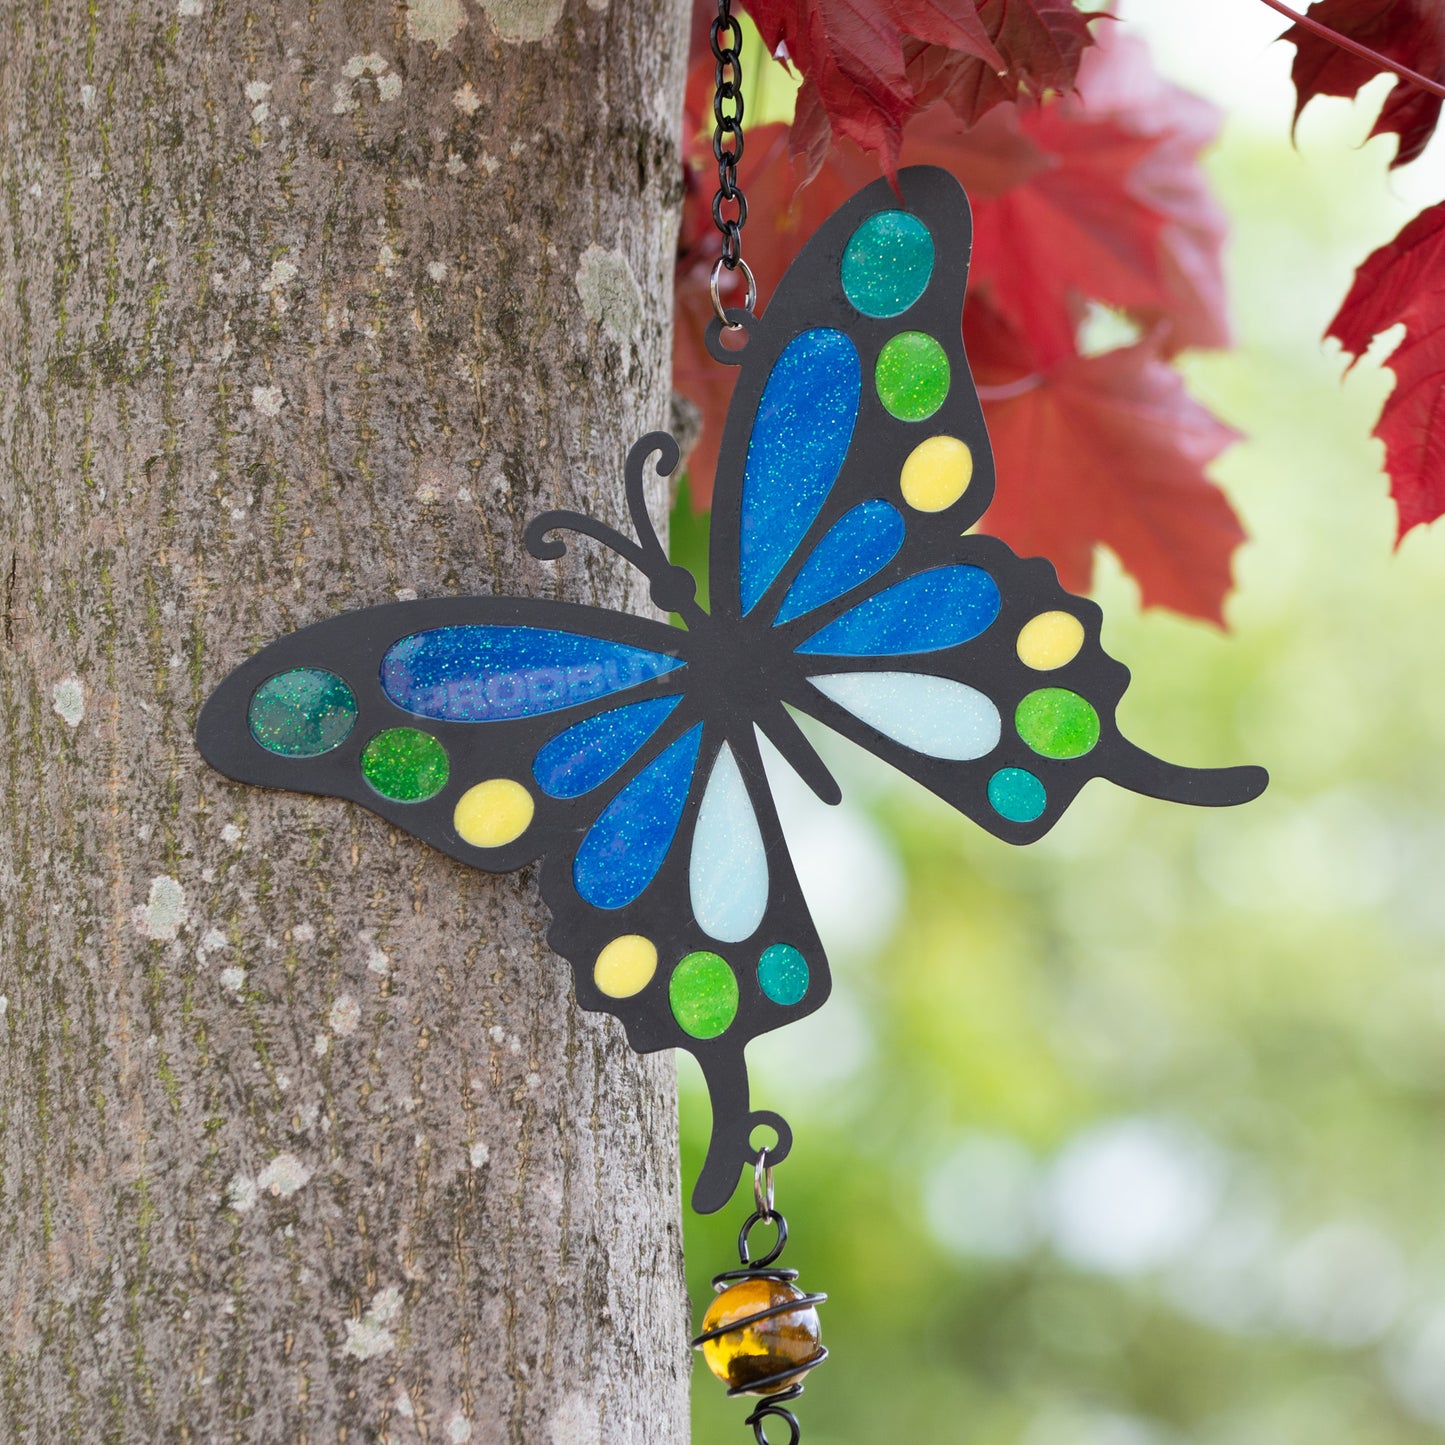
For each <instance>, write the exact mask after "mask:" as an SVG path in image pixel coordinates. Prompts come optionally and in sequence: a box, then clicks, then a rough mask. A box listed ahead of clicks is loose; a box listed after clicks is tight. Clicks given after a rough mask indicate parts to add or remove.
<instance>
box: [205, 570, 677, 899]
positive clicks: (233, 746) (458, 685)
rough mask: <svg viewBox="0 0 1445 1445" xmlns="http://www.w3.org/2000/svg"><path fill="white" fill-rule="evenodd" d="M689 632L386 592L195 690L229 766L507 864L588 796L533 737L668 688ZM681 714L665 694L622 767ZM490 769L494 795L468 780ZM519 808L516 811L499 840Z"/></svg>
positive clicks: (494, 601)
mask: <svg viewBox="0 0 1445 1445" xmlns="http://www.w3.org/2000/svg"><path fill="white" fill-rule="evenodd" d="M685 642H686V634H684V633H682V632H680V631H678V630H677V629H674V628H671V627H668V626H666V625H665V624H663V623H660V622H653V621H649V620H648V619H645V618H639V617H632V616H629V615H627V614H625V613H617V612H611V611H607V610H605V609H602V608H594V607H582V606H573V605H570V604H566V603H558V602H549V601H541V600H535V601H534V600H530V599H525V598H511V597H457V598H440V599H434V600H426V601H419V602H399V603H389V604H386V605H384V606H380V607H369V608H364V609H361V610H359V611H355V612H348V613H344V614H343V615H342V616H340V617H334V618H330V619H328V620H326V621H324V622H318V623H316V624H314V625H313V626H310V627H306V628H302V629H301V630H300V631H297V632H294V633H291V634H289V635H288V636H286V637H282V638H280V639H278V640H277V641H275V642H273V643H271V644H270V645H269V646H267V647H264V648H262V649H261V651H260V652H258V653H256V654H255V655H254V656H253V657H251V658H249V659H248V660H247V661H246V662H244V663H242V664H241V665H240V666H239V667H237V668H236V669H235V671H233V672H232V673H231V674H230V675H229V676H228V677H227V678H226V679H225V680H224V681H223V682H222V683H221V685H220V686H219V687H218V688H217V689H216V691H215V692H214V693H213V694H212V695H211V697H210V698H209V699H208V700H207V702H206V705H205V707H204V708H203V709H202V711H201V715H200V718H199V720H198V722H197V726H196V739H197V743H198V744H199V746H200V749H201V752H202V755H203V756H204V757H205V759H206V761H207V762H209V763H210V764H211V766H212V767H214V768H216V769H218V770H219V771H220V772H223V773H225V774H226V775H227V776H229V777H232V778H235V779H236V780H237V781H239V782H243V783H251V784H258V785H260V786H263V787H271V788H287V789H291V790H293V791H296V792H308V793H322V794H327V795H330V796H334V797H341V798H348V799H350V800H351V801H352V802H356V803H360V804H361V805H362V806H363V807H366V808H370V809H371V810H372V811H373V812H375V813H379V814H381V816H382V817H384V818H386V819H387V821H388V822H391V823H394V824H396V826H398V827H400V828H403V829H405V830H406V831H407V832H409V833H411V834H412V835H413V836H415V837H418V838H421V839H423V840H424V841H425V842H427V843H430V844H431V845H432V846H433V847H434V848H438V849H440V850H441V851H442V852H443V853H447V854H450V855H451V856H452V857H453V858H457V859H459V860H460V861H461V862H463V863H467V864H470V865H471V866H472V867H475V868H483V869H487V870H489V871H493V872H503V871H506V870H509V869H512V868H517V867H520V866H521V865H522V864H523V863H527V862H530V861H531V860H533V859H535V858H537V857H539V856H540V855H542V854H543V853H545V852H547V851H549V850H550V849H551V848H553V847H555V846H556V845H557V844H558V843H559V842H561V841H562V840H564V839H566V838H569V837H571V836H572V835H573V834H575V833H576V832H577V830H578V829H579V828H582V827H584V826H585V825H586V823H587V821H588V810H589V807H590V803H589V801H588V800H587V799H585V798H579V797H577V796H566V790H565V789H560V790H558V789H554V791H555V792H556V793H557V795H556V796H553V795H551V794H549V793H548V792H547V791H546V790H544V789H543V787H542V786H541V785H540V783H539V781H538V779H537V777H536V776H535V775H534V772H533V765H534V758H535V757H536V754H537V753H538V751H539V749H540V748H542V747H543V746H544V745H545V744H546V743H547V742H548V741H549V740H550V739H552V738H553V737H555V736H556V735H557V734H559V733H561V732H563V731H564V730H565V729H567V728H569V727H572V726H575V725H576V724H578V723H579V722H581V721H583V720H584V719H586V718H589V717H592V716H594V715H596V714H599V713H607V712H613V711H616V710H618V709H620V708H624V707H628V706H632V705H634V704H638V703H644V702H649V701H656V702H657V703H659V704H660V702H661V700H662V699H668V698H670V699H679V698H680V697H681V695H682V692H683V690H684V688H685V686H686V682H685V679H686V677H687V672H688V669H687V662H686V658H685V656H684V655H683V645H685ZM328 678H329V679H331V681H330V682H329V683H328V682H326V681H325V679H328ZM681 724H682V719H681V718H680V717H679V716H678V713H677V708H676V707H674V708H673V709H671V710H670V711H669V712H668V714H667V715H666V716H659V717H658V718H657V727H656V729H655V732H654V733H653V734H651V735H650V736H649V737H648V738H647V739H645V740H643V742H642V745H641V747H640V751H638V752H637V753H635V754H631V755H628V756H625V757H622V758H621V759H620V760H619V762H618V768H617V776H618V777H620V778H623V779H625V777H626V776H627V775H628V773H629V772H630V771H631V770H635V769H636V768H637V767H639V766H641V765H642V764H643V763H644V762H645V760H646V757H647V755H648V749H649V748H652V749H655V748H657V747H661V746H665V745H666V744H667V742H668V741H669V740H670V737H671V735H672V734H673V733H675V732H676V731H677V730H678V729H679V728H680V726H681ZM428 762H430V767H429V768H428ZM488 783H494V784H497V785H498V786H497V787H494V788H492V790H491V793H492V795H493V797H492V802H493V806H492V807H491V808H490V813H489V810H488V808H487V807H486V806H481V807H480V810H479V807H478V804H481V805H485V804H486V802H487V798H486V796H485V795H481V796H480V797H479V795H477V794H476V793H475V791H474V790H475V789H477V788H478V787H479V786H481V785H484V784H488ZM504 783H505V784H509V785H510V786H508V787H502V786H500V785H501V784H504ZM524 794H525V797H524V796H523V795H524ZM468 795H471V798H472V803H471V804H470V805H468V804H466V803H465V801H464V800H466V799H467V797H468ZM509 803H510V806H511V815H510V818H511V821H510V825H509V823H508V819H507V816H506V815H507V811H508V805H509ZM459 808H461V809H462V811H461V812H460V813H459V812H458V809H459ZM529 810H530V811H529ZM521 813H527V814H528V816H527V818H526V820H525V826H521V827H520V828H519V830H518V831H516V833H515V836H513V837H511V838H506V839H505V840H504V841H497V840H499V839H502V838H503V835H504V834H505V833H506V832H507V831H508V829H509V826H510V827H512V828H517V825H519V824H521V823H522V822H523V819H522V817H521ZM469 836H470V837H471V838H473V839H480V840H481V842H480V843H478V842H474V841H469V840H468V837H469Z"/></svg>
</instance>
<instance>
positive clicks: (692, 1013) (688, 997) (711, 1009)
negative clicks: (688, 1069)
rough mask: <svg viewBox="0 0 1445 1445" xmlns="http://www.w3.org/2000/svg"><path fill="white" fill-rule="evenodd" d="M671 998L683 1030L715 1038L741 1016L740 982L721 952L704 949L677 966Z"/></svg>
mask: <svg viewBox="0 0 1445 1445" xmlns="http://www.w3.org/2000/svg"><path fill="white" fill-rule="evenodd" d="M667 999H668V1002H669V1003H670V1004H671V1005H672V1016H673V1018H675V1019H676V1020H677V1025H678V1027H679V1028H680V1029H681V1030H682V1031H683V1033H685V1034H690V1035H691V1036H692V1037H693V1038H695V1039H715V1038H717V1036H718V1035H719V1034H722V1033H726V1032H727V1030H728V1028H729V1026H730V1025H731V1024H732V1021H733V1020H734V1019H735V1018H736V1017H737V1013H738V981H737V978H736V976H735V975H734V973H733V971H732V968H731V967H730V966H729V964H728V961H727V959H725V958H724V957H723V956H722V955H721V954H717V953H708V952H707V951H706V950H700V951H699V952H697V953H690V954H688V955H687V957H686V958H684V959H683V960H682V962H681V963H679V964H678V966H677V967H676V968H675V969H673V971H672V977H671V979H669V980H668V984H667Z"/></svg>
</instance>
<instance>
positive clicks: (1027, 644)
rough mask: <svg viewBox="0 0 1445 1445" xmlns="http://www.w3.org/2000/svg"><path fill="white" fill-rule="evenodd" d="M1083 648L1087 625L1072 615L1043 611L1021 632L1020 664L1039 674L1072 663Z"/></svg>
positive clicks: (1069, 613) (1070, 613)
mask: <svg viewBox="0 0 1445 1445" xmlns="http://www.w3.org/2000/svg"><path fill="white" fill-rule="evenodd" d="M1083 645H1084V624H1083V623H1082V622H1080V621H1079V619H1078V618H1077V617H1075V616H1074V614H1073V613H1072V612H1040V613H1039V615H1038V616H1037V617H1035V618H1033V619H1032V620H1031V621H1029V622H1026V623H1025V624H1024V627H1023V631H1022V632H1020V633H1019V641H1018V651H1019V661H1020V662H1022V663H1023V664H1024V665H1025V666H1026V667H1032V668H1033V669H1034V670H1035V671H1037V672H1052V671H1053V670H1054V668H1056V667H1062V666H1063V665H1064V664H1065V663H1066V662H1072V661H1073V660H1074V659H1075V658H1076V657H1077V656H1078V655H1079V649H1080V648H1081V647H1082V646H1083Z"/></svg>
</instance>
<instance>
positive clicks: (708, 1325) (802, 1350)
mask: <svg viewBox="0 0 1445 1445" xmlns="http://www.w3.org/2000/svg"><path fill="white" fill-rule="evenodd" d="M795 1301H796V1302H797V1307H796V1308H795V1309H786V1308H780V1306H787V1305H789V1304H793V1303H794V1302H795ZM773 1309H776V1310H778V1313H777V1314H768V1313H767V1311H769V1310H773ZM702 1330H703V1333H704V1334H711V1333H712V1332H713V1331H714V1330H720V1331H722V1333H721V1334H719V1335H718V1337H717V1338H716V1339H712V1340H707V1341H706V1342H705V1343H704V1344H703V1345H702V1357H703V1359H704V1360H706V1361H707V1367H708V1369H710V1370H711V1371H712V1372H713V1374H714V1375H716V1376H717V1377H718V1379H719V1380H721V1381H722V1382H723V1384H725V1385H726V1386H727V1387H728V1388H729V1389H730V1390H743V1391H746V1392H747V1393H748V1394H750V1395H772V1394H776V1393H777V1392H778V1391H779V1390H786V1389H787V1388H788V1386H789V1385H791V1384H792V1383H793V1382H794V1381H795V1380H797V1379H798V1378H799V1377H800V1376H802V1375H803V1374H804V1373H805V1372H806V1371H807V1369H808V1367H809V1366H810V1365H812V1364H814V1363H816V1361H817V1360H818V1357H819V1356H820V1355H821V1354H822V1330H821V1329H820V1328H819V1326H818V1311H817V1309H816V1308H815V1307H814V1306H813V1305H811V1304H808V1303H806V1302H805V1301H804V1295H803V1291H802V1290H800V1289H799V1288H798V1287H797V1286H796V1285H791V1284H788V1283H787V1282H786V1281H785V1280H779V1279H767V1278H763V1279H745V1280H741V1281H739V1282H738V1283H737V1284H733V1285H729V1286H728V1287H727V1289H725V1290H724V1291H723V1292H722V1293H721V1294H720V1295H718V1297H717V1298H716V1299H715V1300H714V1301H713V1302H712V1304H711V1305H709V1306H708V1311H707V1313H706V1314H705V1315H704V1316H703V1319H702ZM779 1376H781V1377H782V1378H781V1379H780V1378H778V1377H779ZM769 1380H771V1381H772V1383H771V1384H769V1383H767V1382H768V1381H769Z"/></svg>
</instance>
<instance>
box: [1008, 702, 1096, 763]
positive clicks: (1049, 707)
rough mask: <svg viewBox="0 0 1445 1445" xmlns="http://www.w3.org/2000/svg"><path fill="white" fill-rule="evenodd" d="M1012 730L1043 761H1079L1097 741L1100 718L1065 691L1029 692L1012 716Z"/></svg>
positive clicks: (1088, 706) (1089, 706) (1090, 708)
mask: <svg viewBox="0 0 1445 1445" xmlns="http://www.w3.org/2000/svg"><path fill="white" fill-rule="evenodd" d="M1014 726H1015V727H1016V728H1017V729H1018V731H1019V736H1020V737H1021V738H1022V739H1023V740H1024V741H1025V742H1026V743H1027V744H1028V745H1029V746H1030V747H1031V748H1032V749H1033V750H1034V751H1035V752H1036V753H1041V754H1042V755H1043V756H1044V757H1046V758H1081V757H1083V756H1084V754H1085V753H1087V752H1088V751H1089V750H1090V749H1091V748H1092V747H1093V746H1094V744H1095V743H1097V742H1098V741H1099V714H1098V713H1096V712H1095V711H1094V709H1093V707H1092V706H1091V705H1090V704H1089V703H1088V702H1087V701H1086V700H1085V699H1084V698H1082V697H1080V696H1079V694H1078V693H1076V692H1070V691H1069V690H1068V688H1066V687H1045V688H1040V689H1039V691H1038V692H1031V693H1030V694H1029V695H1028V696H1027V697H1026V698H1025V699H1024V700H1023V701H1022V702H1021V703H1020V704H1019V705H1018V708H1017V710H1016V711H1015V712H1014Z"/></svg>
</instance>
